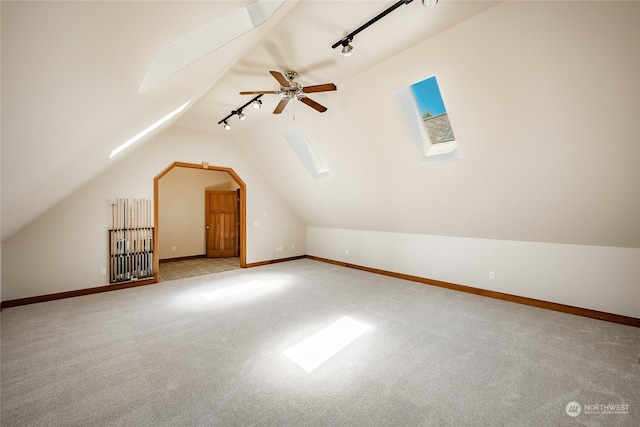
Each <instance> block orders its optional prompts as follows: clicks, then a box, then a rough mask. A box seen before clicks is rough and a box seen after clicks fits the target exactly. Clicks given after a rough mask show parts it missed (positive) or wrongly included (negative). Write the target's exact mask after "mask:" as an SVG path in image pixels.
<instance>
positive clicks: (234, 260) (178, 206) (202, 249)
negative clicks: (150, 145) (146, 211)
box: [154, 162, 246, 281]
mask: <svg viewBox="0 0 640 427" xmlns="http://www.w3.org/2000/svg"><path fill="white" fill-rule="evenodd" d="M221 193H224V194H229V195H230V194H233V195H234V204H235V211H234V212H233V213H230V212H229V211H228V209H226V208H223V209H222V210H221V209H217V210H216V209H214V214H213V215H209V214H208V211H207V208H209V206H208V205H209V199H208V197H209V196H208V195H209V194H221ZM211 202H212V203H214V204H215V202H217V199H216V200H215V201H214V200H213V199H211ZM154 205H155V209H154V212H155V214H154V216H155V218H154V219H155V221H154V223H155V229H156V238H155V242H154V251H155V253H156V254H157V256H156V257H155V260H156V261H155V263H156V265H155V271H156V281H164V280H173V279H177V278H183V277H193V276H198V275H200V274H210V273H213V272H218V271H225V270H229V269H234V268H244V267H246V185H245V183H244V182H243V181H242V179H241V178H240V177H239V176H238V175H237V174H236V173H235V172H234V171H233V169H230V168H225V167H218V166H209V165H208V164H207V163H203V164H192V163H181V162H175V163H173V164H172V165H171V166H169V167H168V168H166V169H165V170H164V171H162V172H161V173H160V174H159V175H158V176H156V177H155V178H154ZM212 221H213V222H212ZM221 232H222V233H223V234H222V235H221V234H220V233H221ZM214 233H217V234H214ZM230 243H233V245H231V244H230ZM221 246H222V247H223V248H222V249H225V250H224V251H220V250H219V251H217V252H212V251H211V250H210V247H213V248H217V249H220V248H221ZM229 247H232V249H233V250H232V251H230V250H229Z"/></svg>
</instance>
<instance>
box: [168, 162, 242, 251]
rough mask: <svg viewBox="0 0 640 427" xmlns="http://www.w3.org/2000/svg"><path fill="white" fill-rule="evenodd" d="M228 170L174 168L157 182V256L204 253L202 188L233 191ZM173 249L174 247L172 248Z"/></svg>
mask: <svg viewBox="0 0 640 427" xmlns="http://www.w3.org/2000/svg"><path fill="white" fill-rule="evenodd" d="M237 188H238V185H237V184H236V183H235V181H233V179H232V178H231V176H230V175H229V174H228V173H227V172H220V171H213V170H203V169H192V168H181V167H177V168H173V169H172V170H171V171H170V172H169V173H167V174H166V175H164V176H163V177H162V178H160V180H159V181H158V244H159V257H160V259H161V260H163V259H171V258H180V257H188V256H197V255H205V254H206V243H205V239H206V229H205V191H206V190H207V189H215V190H224V191H228V190H235V189H237ZM174 248H175V250H174Z"/></svg>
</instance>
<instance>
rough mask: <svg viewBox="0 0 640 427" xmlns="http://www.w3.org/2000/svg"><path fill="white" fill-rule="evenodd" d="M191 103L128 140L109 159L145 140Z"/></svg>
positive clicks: (183, 105) (185, 104)
mask: <svg viewBox="0 0 640 427" xmlns="http://www.w3.org/2000/svg"><path fill="white" fill-rule="evenodd" d="M190 102H191V101H190V100H189V101H187V102H185V103H184V104H182V105H181V106H179V107H178V108H176V109H175V110H173V111H172V112H170V113H169V114H167V115H166V116H164V117H163V118H161V119H160V120H158V121H157V122H155V123H154V124H152V125H151V126H149V127H148V128H146V129H145V130H143V131H142V132H140V133H139V134H137V135H136V136H134V137H133V138H131V139H130V140H128V141H127V142H125V143H124V144H122V145H121V146H119V147H118V148H116V149H115V150H113V151H112V152H111V155H110V156H109V158H112V157H113V156H115V155H116V154H118V153H120V152H121V151H123V150H124V149H126V148H128V147H129V146H130V145H132V144H133V143H134V142H136V141H138V140H139V139H141V138H143V137H144V136H145V135H147V134H148V133H150V132H151V131H153V130H154V129H156V128H157V127H158V126H160V125H162V124H163V123H164V122H166V121H167V120H169V119H171V118H172V117H173V116H175V115H176V114H178V113H179V112H180V111H182V110H184V109H185V107H186V106H187V105H189V103H190Z"/></svg>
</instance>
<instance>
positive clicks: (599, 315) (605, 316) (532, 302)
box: [306, 255, 640, 328]
mask: <svg viewBox="0 0 640 427" xmlns="http://www.w3.org/2000/svg"><path fill="white" fill-rule="evenodd" d="M306 258H309V259H313V260H316V261H321V262H326V263H329V264H335V265H340V266H342V267H349V268H354V269H357V270H363V271H368V272H370V273H376V274H382V275H384V276H389V277H395V278H398V279H404V280H410V281H412V282H419V283H424V284H426V285H432V286H437V287H440V288H446V289H451V290H454V291H459V292H466V293H469V294H475V295H480V296H484V297H489V298H495V299H499V300H503V301H509V302H514V303H517V304H523V305H529V306H532V307H538V308H544V309H546V310H553V311H559V312H562V313H568V314H574V315H576V316H582V317H590V318H592V319H598V320H605V321H607V322H613V323H619V324H622V325H628V326H635V327H636V328H640V319H638V318H635V317H630V316H623V315H621V314H613V313H606V312H603V311H598V310H591V309H588V308H581V307H574V306H571V305H565V304H559V303H555V302H549V301H543V300H539V299H534V298H527V297H521V296H518V295H511V294H505V293H502V292H496V291H490V290H487V289H481V288H474V287H471V286H465V285H458V284H456V283H449V282H443V281H440V280H434V279H428V278H425V277H419V276H412V275H409V274H403V273H395V272H393V271H387V270H381V269H377V268H370V267H364V266H361V265H357V264H350V263H347V262H342V261H335V260H332V259H327V258H321V257H316V256H313V255H307V256H306Z"/></svg>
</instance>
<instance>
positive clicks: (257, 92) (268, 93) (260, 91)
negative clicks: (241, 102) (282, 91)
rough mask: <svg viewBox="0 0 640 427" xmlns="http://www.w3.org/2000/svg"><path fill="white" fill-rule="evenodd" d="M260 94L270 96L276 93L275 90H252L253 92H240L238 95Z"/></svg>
mask: <svg viewBox="0 0 640 427" xmlns="http://www.w3.org/2000/svg"><path fill="white" fill-rule="evenodd" d="M261 93H262V94H267V95H271V94H274V93H278V92H276V91H275V90H253V91H246V92H240V95H258V94H261Z"/></svg>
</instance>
